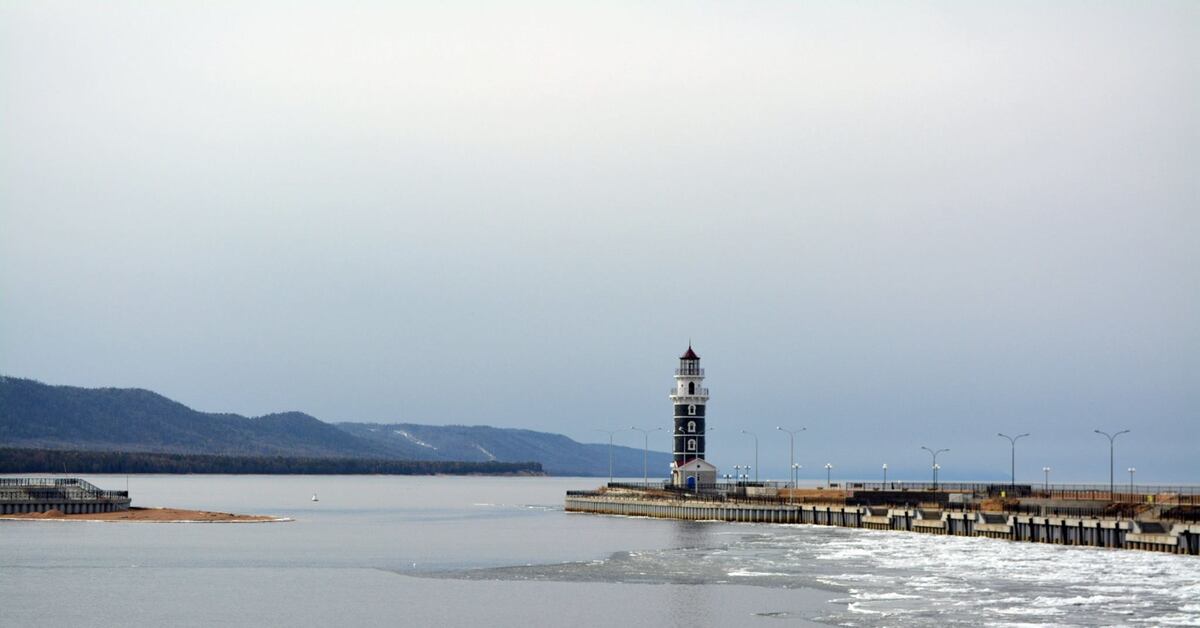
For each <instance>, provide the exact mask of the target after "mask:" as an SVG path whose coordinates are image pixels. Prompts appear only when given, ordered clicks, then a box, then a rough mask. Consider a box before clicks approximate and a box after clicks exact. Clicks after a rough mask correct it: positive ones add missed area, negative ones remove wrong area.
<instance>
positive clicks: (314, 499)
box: [312, 493, 321, 502]
mask: <svg viewBox="0 0 1200 628" xmlns="http://www.w3.org/2000/svg"><path fill="white" fill-rule="evenodd" d="M312 500H313V501H314V502H319V501H321V500H319V499H317V494H316V493H313V498H312Z"/></svg>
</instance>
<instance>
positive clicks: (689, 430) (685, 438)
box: [673, 403, 706, 465]
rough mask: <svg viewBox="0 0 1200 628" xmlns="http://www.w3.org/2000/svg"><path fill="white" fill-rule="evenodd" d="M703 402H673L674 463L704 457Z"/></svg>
mask: <svg viewBox="0 0 1200 628" xmlns="http://www.w3.org/2000/svg"><path fill="white" fill-rule="evenodd" d="M705 429H706V428H705V426H704V404H702V403H691V404H675V438H674V449H675V451H674V452H673V453H674V455H675V464H676V465H682V464H683V463H685V462H687V461H688V460H691V459H693V458H704V440H705V439H704V435H705Z"/></svg>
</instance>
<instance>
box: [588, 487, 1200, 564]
mask: <svg viewBox="0 0 1200 628" xmlns="http://www.w3.org/2000/svg"><path fill="white" fill-rule="evenodd" d="M565 509H566V510H567V511H568V512H582V513H594V514H606V515H625V516H634V517H660V518H666V519H684V520H691V521H730V522H740V523H794V524H799V523H807V524H812V525H826V526H838V527H845V528H866V529H871V530H897V531H906V532H917V533H923V534H946V535H953V536H982V537H988V538H993V539H1006V540H1010V541H1027V542H1032V543H1053V544H1057V545H1080V546H1087V547H1106V548H1114V549H1137V550H1148V551H1156V552H1167V553H1171V554H1187V555H1192V556H1196V555H1200V524H1194V523H1183V522H1158V521H1155V522H1149V521H1147V522H1139V521H1135V520H1129V519H1124V520H1122V519H1109V518H1094V517H1080V518H1072V517H1035V516H1023V515H1011V514H1006V513H1000V512H996V513H992V512H949V511H940V510H927V509H920V508H880V507H876V506H846V505H842V504H810V503H805V504H783V503H762V504H759V503H736V502H707V501H701V500H695V501H693V500H689V499H652V498H643V497H639V496H638V495H636V494H633V493H625V494H602V493H599V492H596V491H570V492H568V493H567V497H566V501H565Z"/></svg>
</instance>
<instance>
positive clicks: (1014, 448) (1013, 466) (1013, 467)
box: [997, 434, 1029, 487]
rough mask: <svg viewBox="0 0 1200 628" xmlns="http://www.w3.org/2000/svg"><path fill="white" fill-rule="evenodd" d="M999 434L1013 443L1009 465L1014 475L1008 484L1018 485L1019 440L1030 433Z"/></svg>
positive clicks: (1011, 485)
mask: <svg viewBox="0 0 1200 628" xmlns="http://www.w3.org/2000/svg"><path fill="white" fill-rule="evenodd" d="M997 436H1001V437H1004V438H1007V439H1008V442H1009V444H1011V445H1012V460H1011V461H1010V463H1009V465H1010V466H1009V471H1010V473H1011V474H1012V475H1011V476H1010V478H1011V479H1010V480H1009V482H1008V485H1009V486H1010V487H1014V486H1016V485H1017V441H1019V440H1021V439H1022V438H1025V437H1026V436H1029V434H1017V435H1016V436H1009V435H1008V434H997Z"/></svg>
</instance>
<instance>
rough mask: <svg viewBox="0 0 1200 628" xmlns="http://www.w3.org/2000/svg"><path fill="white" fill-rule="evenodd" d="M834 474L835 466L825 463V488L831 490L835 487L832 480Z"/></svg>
mask: <svg viewBox="0 0 1200 628" xmlns="http://www.w3.org/2000/svg"><path fill="white" fill-rule="evenodd" d="M832 473H833V465H832V464H829V463H828V462H826V463H825V488H830V487H832V486H833V480H831V479H830V477H831V474H832Z"/></svg>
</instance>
